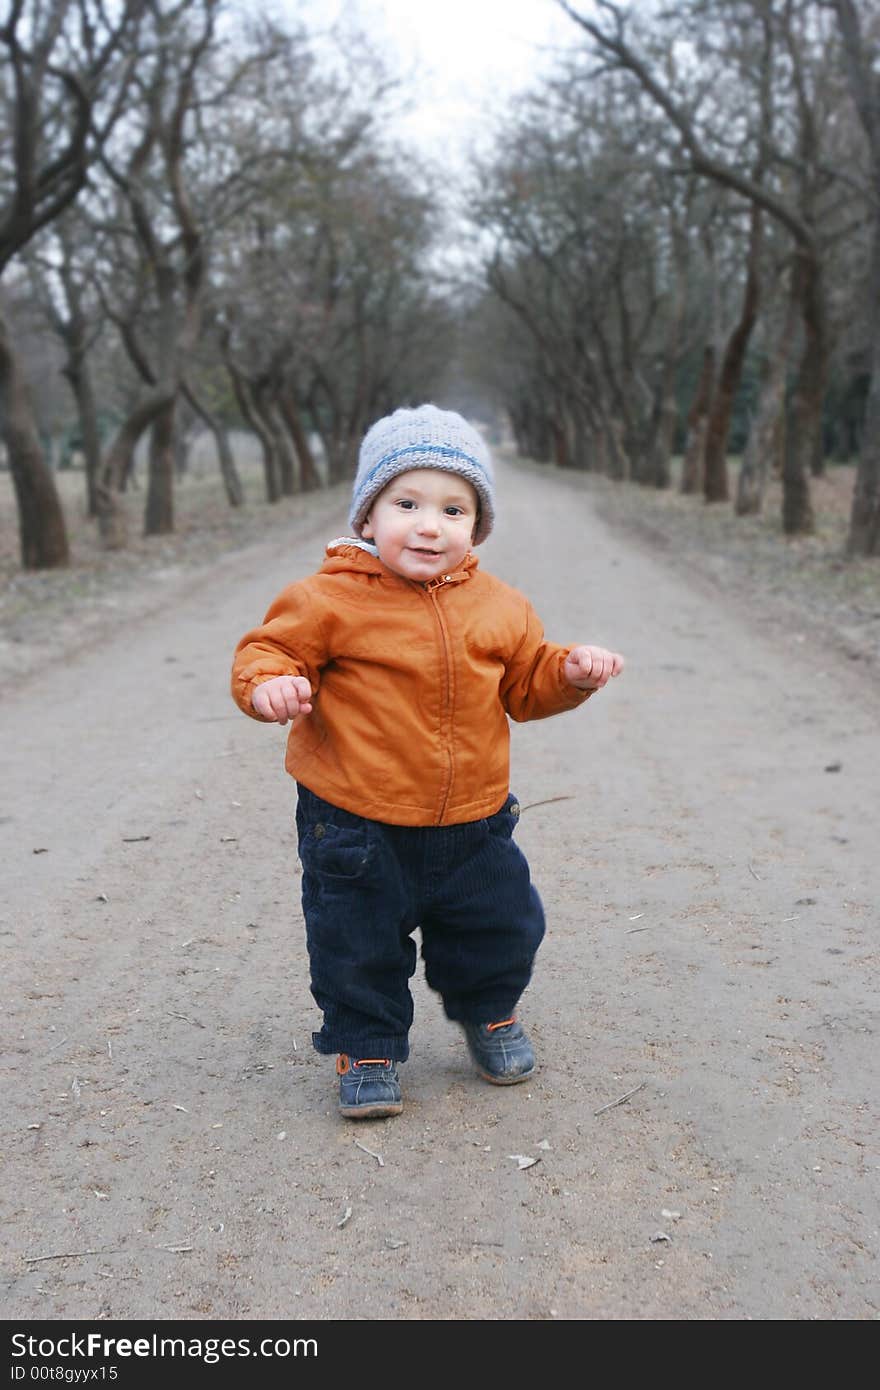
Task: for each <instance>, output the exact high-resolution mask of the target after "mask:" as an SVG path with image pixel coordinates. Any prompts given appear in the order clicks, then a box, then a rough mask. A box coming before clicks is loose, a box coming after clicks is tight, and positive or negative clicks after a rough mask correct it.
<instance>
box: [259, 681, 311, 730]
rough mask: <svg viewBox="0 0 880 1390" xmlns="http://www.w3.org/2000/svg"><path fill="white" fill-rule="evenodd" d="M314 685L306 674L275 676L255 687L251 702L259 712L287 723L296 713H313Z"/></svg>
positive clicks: (263, 715)
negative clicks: (311, 684)
mask: <svg viewBox="0 0 880 1390" xmlns="http://www.w3.org/2000/svg"><path fill="white" fill-rule="evenodd" d="M311 699H312V687H311V686H310V685H309V683H308V681H307V680H306V678H305V676H273V677H272V679H271V680H268V681H262V682H261V683H260V684H259V685H258V686H256V687H255V689H254V693H253V695H252V696H251V704H252V705H253V707H254V709H255V710H256V712H257V714H259V715H262V717H263V718H264V719H268V720H270V721H271V722H272V723H275V724H286V723H287V721H288V719H293V717H294V715H296V714H311V712H312V706H311Z"/></svg>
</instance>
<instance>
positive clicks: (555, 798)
mask: <svg viewBox="0 0 880 1390" xmlns="http://www.w3.org/2000/svg"><path fill="white" fill-rule="evenodd" d="M574 799H575V798H574V797H573V796H548V797H547V800H546V801H530V802H529V804H528V806H520V808H519V813H520V815H522V813H523V811H531V810H533V809H534V807H535V806H551V805H552V804H553V802H554V801H574Z"/></svg>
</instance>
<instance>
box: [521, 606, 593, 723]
mask: <svg viewBox="0 0 880 1390" xmlns="http://www.w3.org/2000/svg"><path fill="white" fill-rule="evenodd" d="M523 603H524V605H525V631H524V632H523V636H522V640H521V641H520V643H519V645H518V646H517V647H516V649H515V650H514V651H513V652H512V653H511V656H510V658H509V659H508V662H507V669H506V671H505V674H504V679H503V681H502V682H501V691H500V693H501V702H502V704H503V705H504V708H505V709H506V711H507V713H508V714H509V715H510V717H511V719H515V720H516V721H517V722H518V723H523V722H525V720H527V719H546V718H547V717H548V716H549V715H551V714H561V713H562V712H563V711H564V710H567V709H576V708H577V706H578V705H582V704H583V703H584V701H585V700H588V699H589V698H590V696H591V695H592V694H593V693H594V692H593V691H592V690H579V689H578V688H577V686H574V685H570V684H569V682H568V681H567V680H566V679H565V676H564V675H563V673H562V666H563V662H564V661H565V658H566V657H567V656H568V653H569V652H570V651H571V647H560V646H558V645H557V644H556V643H555V642H545V641H544V629H543V627H542V626H541V621H540V619H539V618H538V615H537V613H536V612H535V610H534V609H533V608H532V606H531V604H530V603H529V602H528V600H527V599H523Z"/></svg>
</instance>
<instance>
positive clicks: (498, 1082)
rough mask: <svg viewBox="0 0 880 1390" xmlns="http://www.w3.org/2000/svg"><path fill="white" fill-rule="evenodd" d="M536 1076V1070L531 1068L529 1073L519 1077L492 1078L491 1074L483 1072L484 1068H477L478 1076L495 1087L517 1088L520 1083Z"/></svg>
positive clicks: (521, 1074)
mask: <svg viewBox="0 0 880 1390" xmlns="http://www.w3.org/2000/svg"><path fill="white" fill-rule="evenodd" d="M475 1065H476V1064H475ZM534 1074H535V1068H534V1067H531V1068H530V1069H529V1070H528V1071H522V1072H520V1073H519V1075H518V1076H492V1075H491V1073H490V1072H488V1071H483V1069H482V1067H477V1075H478V1076H481V1077H482V1078H483V1080H484V1081H489V1082H491V1083H492V1085H493V1086H516V1085H518V1084H519V1082H520V1081H528V1079H529V1077H531V1076H534Z"/></svg>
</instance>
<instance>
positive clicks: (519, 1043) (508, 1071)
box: [461, 1018, 535, 1086]
mask: <svg viewBox="0 0 880 1390" xmlns="http://www.w3.org/2000/svg"><path fill="white" fill-rule="evenodd" d="M461 1026H462V1028H463V1029H464V1035H465V1038H466V1039H467V1045H468V1051H469V1052H470V1054H471V1057H472V1058H473V1060H474V1062H475V1063H476V1067H477V1071H478V1072H479V1073H480V1076H482V1077H483V1079H484V1081H491V1082H492V1084H493V1086H515V1085H516V1083H517V1081H525V1080H526V1079H527V1078H528V1077H530V1076H531V1074H532V1072H533V1071H534V1070H535V1054H534V1052H533V1051H532V1044H531V1043H530V1042H529V1040H528V1038H527V1037H526V1035H525V1033H524V1032H523V1029H522V1024H520V1023H517V1021H516V1019H515V1018H506V1019H504V1020H503V1022H501V1023H463V1024H462V1025H461Z"/></svg>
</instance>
